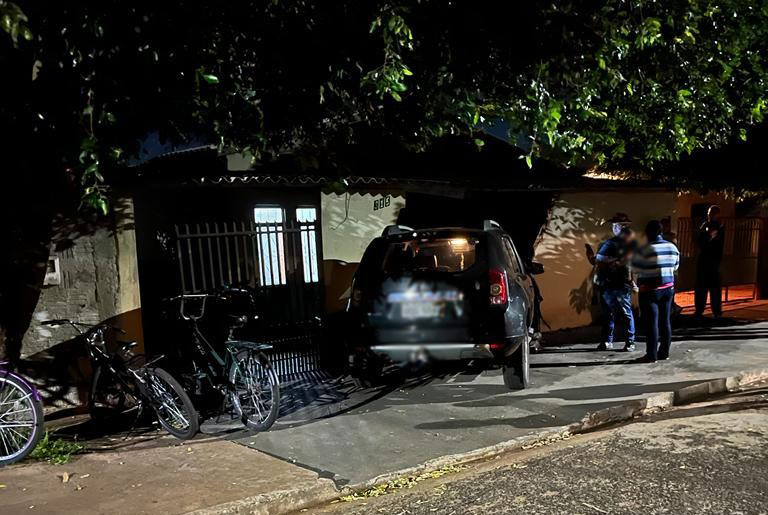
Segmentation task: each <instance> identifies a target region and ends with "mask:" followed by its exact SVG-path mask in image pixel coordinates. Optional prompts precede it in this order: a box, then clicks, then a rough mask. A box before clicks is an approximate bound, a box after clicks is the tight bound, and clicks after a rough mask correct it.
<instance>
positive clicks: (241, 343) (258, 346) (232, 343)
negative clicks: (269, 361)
mask: <svg viewBox="0 0 768 515" xmlns="http://www.w3.org/2000/svg"><path fill="white" fill-rule="evenodd" d="M227 348H229V349H231V350H239V349H248V350H269V349H271V348H272V345H270V344H269V343H258V342H250V341H248V340H229V341H227Z"/></svg>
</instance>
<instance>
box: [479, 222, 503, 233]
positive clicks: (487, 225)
mask: <svg viewBox="0 0 768 515" xmlns="http://www.w3.org/2000/svg"><path fill="white" fill-rule="evenodd" d="M494 229H499V230H501V225H499V222H497V221H495V220H483V230H484V231H492V230H494Z"/></svg>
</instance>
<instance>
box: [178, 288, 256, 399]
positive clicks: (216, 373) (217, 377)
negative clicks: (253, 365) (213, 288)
mask: <svg viewBox="0 0 768 515" xmlns="http://www.w3.org/2000/svg"><path fill="white" fill-rule="evenodd" d="M212 297H214V298H216V296H215V295H210V294H206V293H200V294H187V295H180V296H178V297H175V298H176V299H179V300H180V302H179V316H180V317H181V319H182V320H184V321H186V322H187V323H188V324H189V326H190V328H191V332H192V338H193V340H194V342H195V350H196V351H197V354H199V355H200V356H201V357H202V358H203V359H205V364H206V366H207V369H208V373H209V379H210V380H211V382H212V383H213V386H214V387H216V386H225V387H226V388H227V391H229V392H231V391H232V390H233V385H232V384H231V383H230V382H229V377H228V371H229V368H230V367H231V366H232V364H233V363H234V364H235V366H236V367H238V369H239V368H240V365H239V364H238V363H237V360H236V359H234V354H235V353H236V352H235V351H234V350H233V349H231V348H230V347H228V346H227V347H226V349H225V351H226V355H224V356H223V357H222V356H221V354H219V353H218V352H216V349H214V348H213V345H211V343H210V342H209V341H208V339H207V338H206V337H205V335H203V333H202V331H201V330H200V328H199V327H198V325H197V322H198V320H200V319H201V318H203V316H204V315H205V305H206V301H207V300H208V299H209V298H212ZM189 299H193V300H198V301H199V302H200V309H199V311H198V312H197V313H196V314H192V313H189V312H187V311H186V310H185V301H186V300H189ZM229 341H231V330H230V336H229V337H228V338H227V341H226V342H225V345H226V343H227V342H229ZM192 364H193V366H194V367H195V372H198V370H197V363H195V361H194V359H193V360H192ZM240 372H242V370H240Z"/></svg>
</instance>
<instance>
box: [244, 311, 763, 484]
mask: <svg viewBox="0 0 768 515" xmlns="http://www.w3.org/2000/svg"><path fill="white" fill-rule="evenodd" d="M722 324H724V325H720V326H709V327H705V328H699V329H688V330H681V331H678V332H676V334H675V338H674V340H675V342H674V346H673V351H672V356H671V359H670V360H669V361H666V362H659V363H656V364H639V363H633V362H632V360H633V359H634V358H638V357H640V356H642V355H643V353H644V350H645V349H644V347H643V345H642V344H639V345H638V351H637V352H636V353H634V354H626V353H620V352H602V353H600V352H595V351H594V348H595V344H591V345H572V346H567V347H559V348H554V349H548V350H545V351H544V352H543V353H541V354H536V355H534V356H532V370H531V378H532V381H533V386H532V387H531V388H529V389H527V390H524V391H509V390H507V389H506V388H505V387H504V385H503V383H502V378H501V376H500V372H499V371H498V370H491V371H481V370H472V369H469V370H451V369H442V370H438V371H437V372H436V373H433V374H424V375H421V376H416V377H405V378H401V377H395V378H392V380H391V381H390V384H388V385H387V386H384V387H381V388H378V389H375V390H357V389H355V388H354V386H353V385H352V384H351V383H350V382H349V381H343V380H337V381H325V382H317V381H308V382H306V383H302V384H296V385H293V386H292V387H289V388H286V389H285V390H284V391H285V392H286V397H287V402H286V405H285V407H284V410H283V414H282V416H281V418H280V419H279V421H278V422H277V424H276V425H275V426H274V427H273V428H272V429H271V430H270V431H269V432H266V433H260V434H257V435H251V434H244V433H242V432H241V433H237V432H236V433H234V434H232V435H231V438H232V439H233V440H235V441H237V442H239V443H242V444H244V445H247V446H249V447H252V448H255V449H258V450H260V451H263V452H265V453H267V454H269V455H271V456H274V457H278V458H281V459H283V460H286V461H288V462H290V463H295V464H297V465H301V466H303V467H306V468H308V469H310V470H313V471H315V472H317V473H319V474H320V476H321V477H328V478H331V479H333V480H334V481H335V482H336V483H337V485H339V486H343V485H345V484H358V483H360V482H363V481H366V480H370V479H372V478H374V477H377V476H379V475H381V474H385V473H389V472H393V471H397V470H402V469H404V468H407V467H412V466H416V465H418V464H421V463H423V462H425V461H428V460H429V459H432V458H437V457H440V456H444V455H449V454H456V453H462V452H466V451H471V450H474V449H478V448H481V447H485V446H490V445H494V444H497V443H500V442H503V441H506V440H510V439H513V438H516V437H522V436H525V435H530V434H534V433H536V432H540V431H541V430H544V429H548V428H557V427H561V426H564V425H568V424H570V423H573V422H577V421H579V420H581V419H582V417H584V415H586V414H587V413H588V412H592V411H595V410H599V409H602V408H606V407H610V406H613V405H616V404H617V403H620V402H621V401H623V400H627V399H633V398H639V397H643V396H646V395H648V394H650V393H653V392H662V391H670V390H676V389H679V388H681V387H684V386H687V385H690V384H693V383H695V382H698V381H701V380H704V379H711V378H717V377H724V376H728V375H733V374H736V373H738V372H741V371H745V370H752V369H760V368H766V367H768V323H766V322H761V323H750V324H741V323H735V322H728V321H723V322H722ZM729 324H730V325H729Z"/></svg>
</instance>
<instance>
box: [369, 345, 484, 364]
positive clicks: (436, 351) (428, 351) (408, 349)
mask: <svg viewBox="0 0 768 515" xmlns="http://www.w3.org/2000/svg"><path fill="white" fill-rule="evenodd" d="M370 349H371V351H373V352H374V353H376V354H378V355H380V356H385V357H387V358H389V359H390V360H391V361H396V362H408V361H414V360H416V359H423V358H424V357H427V358H428V359H435V360H448V361H450V360H461V359H491V358H493V357H494V354H493V352H492V351H491V347H490V345H488V344H487V343H485V344H483V343H423V344H419V343H390V344H385V345H374V346H372V347H371V348H370Z"/></svg>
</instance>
